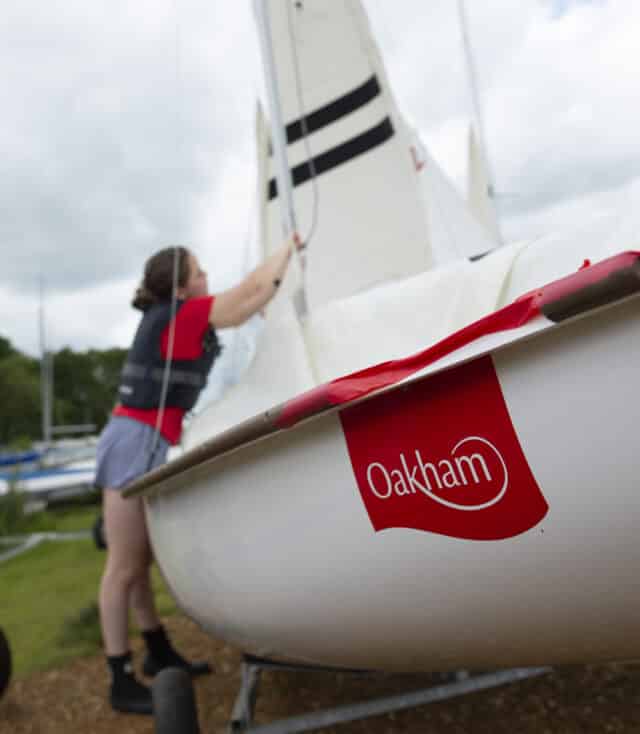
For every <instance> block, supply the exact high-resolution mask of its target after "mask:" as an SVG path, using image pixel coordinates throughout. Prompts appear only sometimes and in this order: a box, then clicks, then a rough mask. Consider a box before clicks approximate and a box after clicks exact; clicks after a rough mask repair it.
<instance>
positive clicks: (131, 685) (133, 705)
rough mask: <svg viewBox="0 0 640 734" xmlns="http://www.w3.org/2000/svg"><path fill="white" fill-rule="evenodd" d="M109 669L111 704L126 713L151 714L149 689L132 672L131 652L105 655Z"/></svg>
mask: <svg viewBox="0 0 640 734" xmlns="http://www.w3.org/2000/svg"><path fill="white" fill-rule="evenodd" d="M107 663H108V664H109V668H110V669H111V695H110V698H111V706H112V708H114V709H115V710H116V711H122V712H124V713H127V714H152V713H153V701H152V697H151V689H150V688H147V686H145V685H143V684H142V683H140V681H139V680H137V678H136V677H135V675H134V674H133V666H132V665H131V653H130V652H128V653H125V654H124V655H113V656H111V657H107Z"/></svg>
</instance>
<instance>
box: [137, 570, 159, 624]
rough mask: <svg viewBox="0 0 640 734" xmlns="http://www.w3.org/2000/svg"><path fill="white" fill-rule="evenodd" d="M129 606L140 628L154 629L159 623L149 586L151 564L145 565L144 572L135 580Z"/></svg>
mask: <svg viewBox="0 0 640 734" xmlns="http://www.w3.org/2000/svg"><path fill="white" fill-rule="evenodd" d="M130 600H131V606H132V608H133V613H134V614H135V617H136V622H137V623H138V627H139V628H140V629H141V630H150V629H155V628H156V627H158V625H159V624H160V618H159V617H158V613H157V611H156V604H155V601H154V598H153V590H152V588H151V566H150V565H149V566H147V571H146V573H145V574H144V575H143V576H141V577H140V578H139V579H137V580H136V582H135V583H134V585H133V587H132V588H131V597H130Z"/></svg>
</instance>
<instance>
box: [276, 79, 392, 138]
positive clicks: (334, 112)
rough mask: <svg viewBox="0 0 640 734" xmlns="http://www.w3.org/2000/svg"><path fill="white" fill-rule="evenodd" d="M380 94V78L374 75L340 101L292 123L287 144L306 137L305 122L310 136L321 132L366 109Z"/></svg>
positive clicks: (288, 130)
mask: <svg viewBox="0 0 640 734" xmlns="http://www.w3.org/2000/svg"><path fill="white" fill-rule="evenodd" d="M379 94H380V84H379V83H378V78H377V77H376V76H375V75H374V76H372V77H371V78H370V79H368V80H367V81H366V82H365V83H364V84H361V85H360V86H359V87H357V88H356V89H353V90H352V91H351V92H347V94H344V95H343V96H342V97H338V99H336V100H334V101H333V102H330V103H329V104H328V105H325V106H324V107H320V108H318V109H317V110H314V111H313V112H311V113H309V114H308V115H306V117H304V118H300V119H299V120H294V121H293V122H290V123H289V124H288V125H287V128H286V130H287V143H288V144H289V145H291V143H295V142H296V141H297V140H300V138H302V137H304V134H305V130H304V125H303V121H306V132H307V134H308V135H310V134H311V133H313V132H315V131H316V130H320V128H323V127H326V126H327V125H330V124H331V123H332V122H335V121H336V120H339V119H340V118H341V117H345V116H346V115H348V114H350V113H351V112H355V111H356V110H358V109H360V107H364V106H365V105H366V104H367V102H371V100H372V99H374V98H375V97H377V96H378V95H379Z"/></svg>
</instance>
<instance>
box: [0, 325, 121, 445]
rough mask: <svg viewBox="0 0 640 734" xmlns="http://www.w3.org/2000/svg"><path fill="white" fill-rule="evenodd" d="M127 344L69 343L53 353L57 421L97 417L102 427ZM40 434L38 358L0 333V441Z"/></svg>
mask: <svg viewBox="0 0 640 734" xmlns="http://www.w3.org/2000/svg"><path fill="white" fill-rule="evenodd" d="M125 356H126V350H125V349H117V348H114V349H106V350H97V349H89V350H88V351H86V352H74V351H73V350H72V349H69V348H68V347H65V348H64V349H61V350H60V351H58V352H54V353H53V355H52V357H53V405H52V422H53V425H70V424H79V423H94V424H95V425H96V429H97V430H100V429H101V428H102V427H103V426H104V424H105V422H106V420H107V418H108V416H109V413H110V412H111V410H112V409H113V405H114V402H115V396H116V390H117V388H118V381H119V378H120V371H121V369H122V365H123V363H124V358H125ZM40 438H42V405H41V388H40V361H39V360H38V359H34V358H33V357H29V356H28V355H26V354H23V353H22V352H20V351H18V350H17V349H15V348H14V347H13V346H12V344H11V342H10V341H9V340H8V339H5V338H4V337H2V336H0V446H18V445H24V444H28V443H30V442H31V441H33V440H38V439H40Z"/></svg>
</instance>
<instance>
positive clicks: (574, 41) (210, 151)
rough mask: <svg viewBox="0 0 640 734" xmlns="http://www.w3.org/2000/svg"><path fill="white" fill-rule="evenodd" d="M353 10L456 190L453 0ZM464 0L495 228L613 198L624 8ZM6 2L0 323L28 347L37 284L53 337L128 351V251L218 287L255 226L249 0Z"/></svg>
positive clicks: (624, 104) (627, 49) (626, 33)
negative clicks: (364, 21)
mask: <svg viewBox="0 0 640 734" xmlns="http://www.w3.org/2000/svg"><path fill="white" fill-rule="evenodd" d="M339 1H340V0H326V2H327V3H333V2H339ZM364 2H365V6H366V8H367V10H368V11H369V14H370V18H371V21H372V24H373V27H374V30H375V32H376V36H377V40H378V42H379V44H380V47H381V51H382V55H383V58H384V60H385V62H386V64H387V68H388V72H389V76H390V79H391V82H392V84H393V87H394V91H395V93H396V96H397V98H398V101H399V103H400V106H401V108H402V109H403V111H404V112H405V113H406V115H407V116H408V117H409V118H410V119H411V121H412V122H413V123H414V124H415V125H416V126H417V127H418V129H419V130H420V131H421V133H422V136H423V138H424V140H425V142H426V144H427V146H428V147H429V148H430V150H431V152H432V154H433V155H434V156H435V158H436V159H437V160H438V161H439V162H440V163H441V165H442V166H443V167H444V169H445V171H446V172H447V173H448V174H449V175H450V176H451V177H452V179H453V180H454V182H455V183H456V185H457V186H458V187H460V188H461V189H462V188H463V186H464V180H465V161H466V151H465V147H464V145H465V136H466V126H467V124H468V120H469V117H470V113H471V105H470V94H469V87H468V81H467V77H466V75H465V67H464V64H463V54H462V44H461V35H460V28H459V25H458V15H457V7H456V2H455V0H429V2H425V0H393V2H392V1H391V0H364ZM467 6H468V7H467V14H468V18H469V32H470V37H471V42H472V45H473V47H474V50H475V58H476V66H477V73H478V77H479V81H480V91H481V95H482V100H483V110H484V117H485V127H486V133H487V142H488V149H489V156H490V160H491V166H492V169H493V171H494V176H495V181H496V187H497V189H498V191H499V192H500V193H501V198H500V210H499V211H500V220H501V225H502V228H503V231H504V232H505V234H506V235H507V236H508V237H510V238H511V237H521V236H527V235H537V234H540V233H541V232H544V231H545V230H547V229H549V228H555V227H557V226H563V225H566V224H571V222H572V221H573V222H575V221H576V219H579V218H580V217H582V216H585V215H587V214H589V213H593V212H594V211H595V212H598V211H609V210H611V211H615V210H623V209H624V208H625V207H627V206H629V204H630V201H631V199H632V197H633V195H637V194H638V193H639V192H640V145H639V144H638V130H639V129H640V101H639V99H640V97H639V95H638V81H637V77H638V66H639V57H640V54H639V53H638V48H637V43H638V41H637V32H638V28H640V3H638V2H637V0H593V1H592V2H587V1H586V0H582V1H579V0H519V1H518V2H513V0H483V2H482V3H477V2H473V3H472V2H468V3H467ZM2 16H3V17H2V21H1V23H0V60H1V64H0V68H2V78H3V83H2V84H1V85H0V108H1V109H2V122H1V124H0V149H1V153H2V161H3V175H2V179H1V181H0V191H1V196H0V212H1V216H0V243H1V244H0V247H1V248H2V249H1V252H2V266H1V267H0V314H1V320H0V334H1V335H3V336H6V337H8V338H10V339H11V341H12V342H13V343H14V344H15V345H16V346H17V347H18V348H20V349H22V350H24V351H27V352H29V353H32V354H36V353H37V350H38V337H37V335H38V329H37V309H38V283H39V279H40V278H41V277H42V278H43V279H44V283H45V292H46V303H47V330H48V340H49V346H50V348H52V349H59V348H61V347H62V346H65V345H69V346H71V347H73V348H74V349H85V348H88V347H97V348H103V347H108V346H115V345H117V346H127V345H128V343H129V341H130V339H131V336H132V333H133V329H134V327H135V323H136V320H137V317H136V314H135V312H134V311H133V310H132V309H130V308H128V306H127V304H128V299H129V297H130V294H131V291H132V290H133V288H134V286H135V284H136V281H137V279H138V277H139V274H140V273H141V269H142V265H143V263H144V261H145V259H146V258H147V257H148V256H149V255H150V254H152V253H153V252H154V250H156V249H158V248H159V247H162V246H165V245H167V244H170V243H172V242H176V241H178V242H183V243H186V244H188V245H190V246H191V247H192V248H193V249H194V250H195V251H196V252H197V253H198V254H199V255H200V256H201V259H202V261H203V263H204V265H205V267H206V268H207V269H208V271H209V273H210V284H211V287H212V289H213V290H214V291H215V290H216V289H220V288H225V287H228V286H229V285H231V284H233V282H234V281H236V280H237V279H238V278H239V277H240V275H241V274H242V271H243V268H244V267H245V264H246V262H247V260H248V259H249V260H250V259H251V248H250V247H249V243H250V242H251V239H252V227H253V225H254V219H255V194H254V190H255V176H254V138H253V129H254V128H253V125H254V122H253V119H254V106H255V99H256V97H257V95H258V94H259V93H260V89H261V85H262V76H261V75H262V72H261V69H260V66H259V58H258V50H257V39H256V34H255V30H254V23H253V17H252V11H251V2H250V0H234V1H233V2H231V1H230V0H136V1H135V2H131V0H126V2H125V0H111V2H109V3H106V2H101V1H100V0H93V1H91V2H87V1H86V0H51V1H50V2H47V3H42V2H40V0H4V2H3V13H2ZM631 244H632V243H626V245H627V246H630V245H631Z"/></svg>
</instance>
